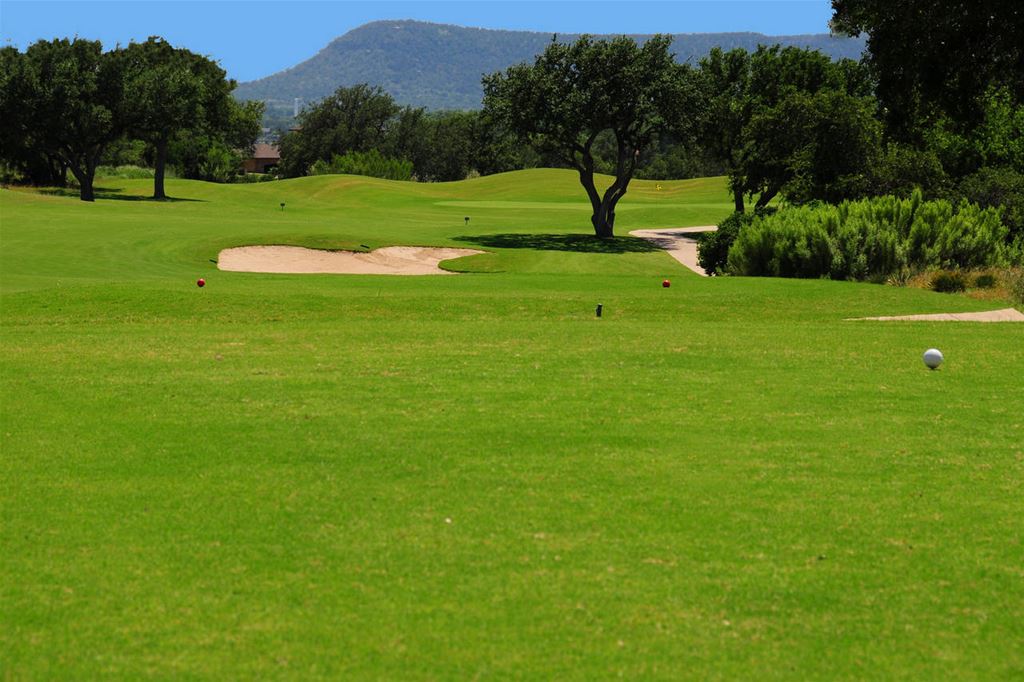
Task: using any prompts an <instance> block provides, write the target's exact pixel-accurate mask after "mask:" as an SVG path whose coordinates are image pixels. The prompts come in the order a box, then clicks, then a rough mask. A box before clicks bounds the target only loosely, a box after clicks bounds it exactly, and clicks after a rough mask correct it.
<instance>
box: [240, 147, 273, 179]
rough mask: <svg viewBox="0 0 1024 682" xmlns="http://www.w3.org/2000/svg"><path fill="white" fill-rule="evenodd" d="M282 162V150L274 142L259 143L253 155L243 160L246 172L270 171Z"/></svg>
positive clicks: (243, 167)
mask: <svg viewBox="0 0 1024 682" xmlns="http://www.w3.org/2000/svg"><path fill="white" fill-rule="evenodd" d="M279 163H281V152H280V151H278V149H277V147H275V146H274V145H272V144H263V143H262V142H261V143H259V144H257V145H256V147H255V149H253V153H252V156H251V157H249V158H248V159H245V160H244V161H243V162H242V170H244V171H245V172H246V173H268V172H270V171H272V170H274V169H275V168H277V165H278V164H279Z"/></svg>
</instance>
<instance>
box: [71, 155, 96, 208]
mask: <svg viewBox="0 0 1024 682" xmlns="http://www.w3.org/2000/svg"><path fill="white" fill-rule="evenodd" d="M69 168H70V169H71V174H72V175H74V176H75V180H78V188H79V189H78V198H79V199H81V200H82V201H96V193H95V192H94V191H93V186H92V181H93V178H94V177H95V175H96V169H95V168H90V164H88V163H87V164H86V165H85V166H79V165H78V164H77V163H72V164H69Z"/></svg>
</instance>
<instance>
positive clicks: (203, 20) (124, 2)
mask: <svg viewBox="0 0 1024 682" xmlns="http://www.w3.org/2000/svg"><path fill="white" fill-rule="evenodd" d="M831 15H832V10H831V4H830V3H829V1H828V0H787V1H779V0H715V1H712V0H693V1H689V0H675V1H674V2H647V1H639V2H626V1H621V0H620V1H617V2H602V1H600V0H597V1H595V0H554V1H539V2H538V1H527V2H507V1H494V2H490V1H488V0H476V1H475V2H469V1H465V0H462V1H457V2H451V1H449V2H427V1H423V0H421V1H419V2H415V1H408V0H406V1H403V2H387V1H385V2H367V1H365V0H347V1H341V0H333V1H330V0H320V1H313V2H310V1H305V0H300V1H297V2H284V1H281V0H263V1H253V0H221V1H216V0H215V1H212V2H201V1H187V0H178V1H173V2H168V1H165V0H120V1H105V2H92V1H89V0H81V1H78V2H73V1H68V0H63V1H56V0H54V1H49V0H32V1H30V2H29V1H20V2H19V1H8V0H0V41H2V43H3V44H5V45H15V46H17V47H19V48H21V49H24V48H25V47H26V46H27V45H28V44H30V43H32V42H33V41H35V40H39V39H41V38H45V39H49V38H55V37H65V36H74V35H78V36H81V37H83V38H90V39H98V40H101V41H103V44H104V46H107V47H113V46H114V45H115V44H117V43H122V44H124V43H128V42H129V41H131V40H137V41H139V40H145V39H146V38H147V37H148V36H150V35H159V36H162V37H164V38H166V39H167V40H168V41H170V42H171V43H173V44H175V45H178V46H181V47H186V48H188V49H190V50H192V51H194V52H199V53H201V54H205V55H208V56H210V57H212V58H214V59H216V60H218V61H219V62H220V63H221V66H223V67H224V69H226V70H227V72H228V75H229V76H231V77H232V78H235V79H237V80H239V81H247V80H252V79H255V78H261V77H263V76H267V75H270V74H271V73H274V72H276V71H280V70H281V69H285V68H288V67H289V66H293V65H295V64H297V63H299V62H301V61H303V60H305V59H308V58H309V57H312V56H313V55H314V54H316V53H317V52H318V51H319V50H320V49H321V48H322V47H324V46H325V45H326V44H327V43H328V42H330V41H331V40H332V39H334V38H336V37H338V36H340V35H342V34H343V33H345V32H346V31H348V30H350V29H353V28H355V27H357V26H360V25H362V24H365V23H366V22H369V21H374V20H377V19H420V20H423V21H436V22H441V23H448V24H460V25H463V26H478V27H483V28H504V29H517V30H531V31H544V32H550V33H658V32H661V33H705V32H718V31H754V32H758V33H764V34H766V35H791V34H797V33H826V32H827V31H828V20H829V18H830V17H831Z"/></svg>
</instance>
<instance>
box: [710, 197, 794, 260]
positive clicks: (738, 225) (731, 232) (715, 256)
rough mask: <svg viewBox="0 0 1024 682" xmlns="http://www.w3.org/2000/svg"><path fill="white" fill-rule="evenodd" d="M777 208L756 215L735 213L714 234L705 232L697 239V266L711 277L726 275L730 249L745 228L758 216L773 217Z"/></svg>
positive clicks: (760, 211) (762, 210) (766, 209)
mask: <svg viewBox="0 0 1024 682" xmlns="http://www.w3.org/2000/svg"><path fill="white" fill-rule="evenodd" d="M777 210H778V209H776V208H775V207H768V208H761V209H758V210H757V211H756V212H755V213H733V214H732V215H731V216H729V217H728V218H726V219H725V220H723V221H722V222H720V223H719V224H718V229H717V230H715V231H714V232H703V233H701V235H700V236H699V237H698V238H697V264H698V265H700V266H701V267H702V268H704V271H705V272H707V273H708V274H709V275H724V274H726V272H727V271H728V261H729V249H730V248H731V247H732V245H733V242H735V241H736V237H737V236H738V235H739V233H740V230H742V229H743V228H744V226H746V225H749V224H750V223H752V222H753V221H754V218H756V217H757V216H764V215H772V214H774V213H775V212H776V211H777Z"/></svg>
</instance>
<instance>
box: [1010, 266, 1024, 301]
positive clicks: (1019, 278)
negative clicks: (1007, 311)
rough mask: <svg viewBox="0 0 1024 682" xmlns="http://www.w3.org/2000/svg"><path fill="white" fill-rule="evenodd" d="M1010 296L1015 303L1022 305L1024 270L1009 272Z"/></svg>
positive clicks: (1023, 297) (1023, 299)
mask: <svg viewBox="0 0 1024 682" xmlns="http://www.w3.org/2000/svg"><path fill="white" fill-rule="evenodd" d="M1009 284H1010V296H1011V297H1012V298H1013V302H1014V303H1016V304H1017V305H1021V306H1024V270H1018V271H1017V272H1014V273H1011V274H1010V282H1009Z"/></svg>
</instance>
